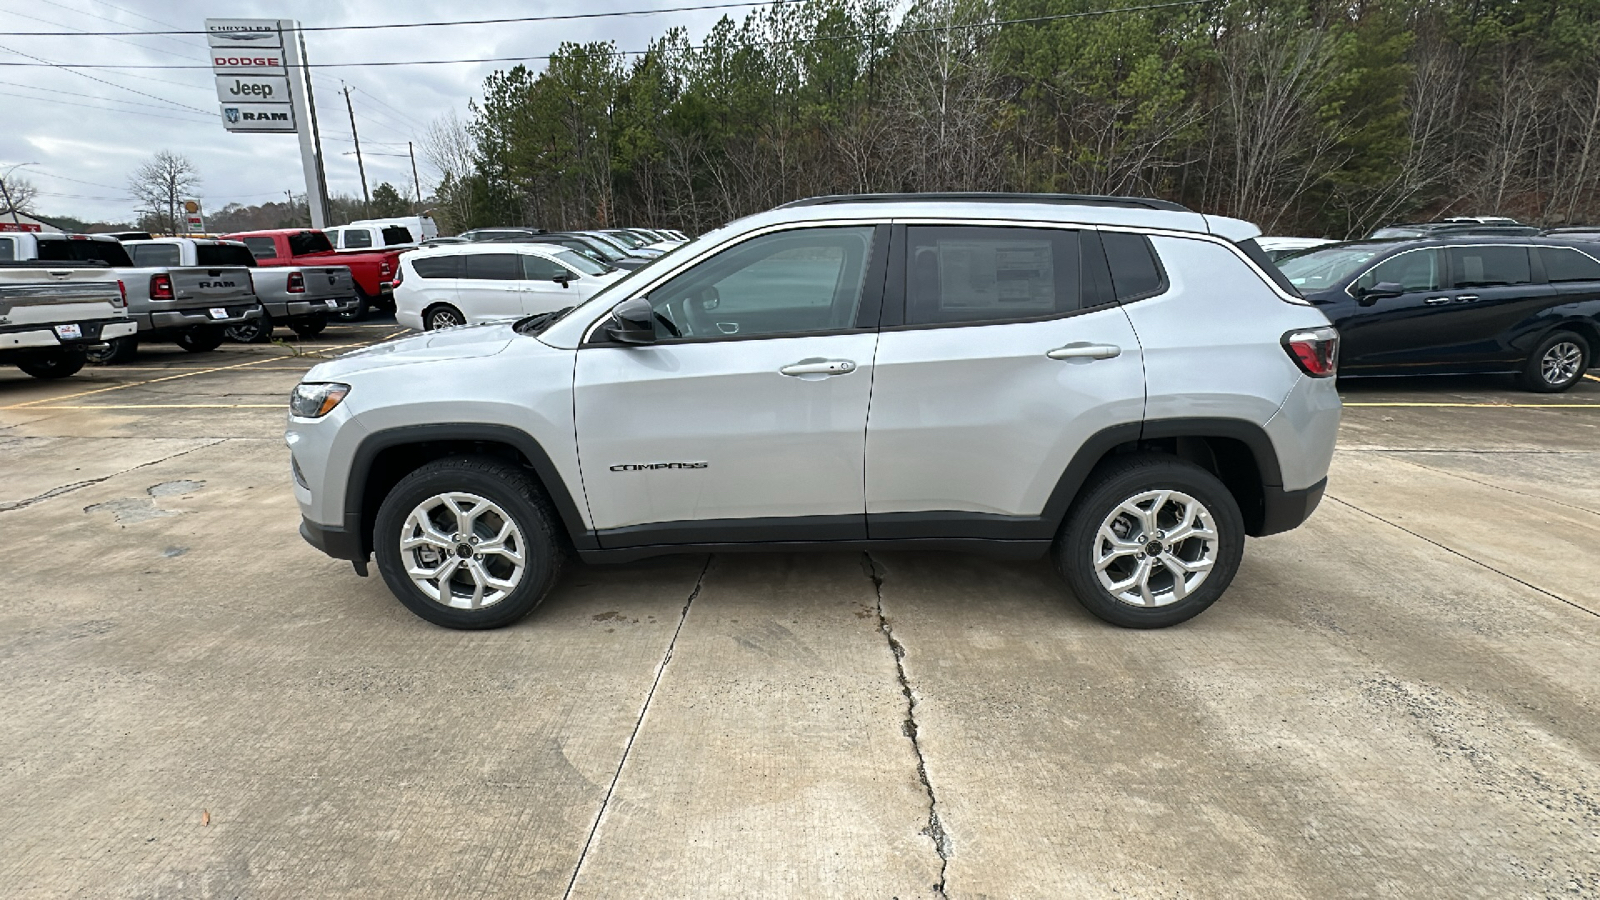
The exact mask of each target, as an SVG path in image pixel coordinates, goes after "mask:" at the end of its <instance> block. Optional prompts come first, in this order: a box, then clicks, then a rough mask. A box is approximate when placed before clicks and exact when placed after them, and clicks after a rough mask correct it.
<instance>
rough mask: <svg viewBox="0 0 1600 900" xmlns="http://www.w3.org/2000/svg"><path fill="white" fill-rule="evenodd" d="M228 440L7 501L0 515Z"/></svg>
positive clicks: (181, 451)
mask: <svg viewBox="0 0 1600 900" xmlns="http://www.w3.org/2000/svg"><path fill="white" fill-rule="evenodd" d="M228 440H231V438H217V439H216V440H214V441H211V442H210V443H206V444H201V445H200V446H198V447H190V448H189V449H187V450H179V451H178V452H177V453H173V454H170V455H168V456H163V457H161V458H160V459H152V460H150V461H149V462H142V463H140V464H138V465H137V466H129V467H128V468H126V469H123V470H122V471H120V472H112V473H111V474H110V475H102V476H101V477H99V478H90V479H88V480H87V481H74V482H73V483H71V484H63V485H61V486H60V487H53V488H51V489H50V490H48V491H45V492H44V493H42V494H39V495H37V496H34V497H29V498H27V499H25V500H8V501H5V502H0V513H3V512H11V511H13V510H18V509H24V508H26V507H29V506H33V505H34V504H36V503H43V502H44V501H46V500H49V499H50V498H51V497H59V496H61V495H62V494H70V493H72V492H73V491H76V490H81V489H83V488H86V487H90V486H91V485H96V484H100V483H101V482H105V481H110V480H111V479H113V478H116V477H117V476H118V475H126V474H128V473H129V472H134V471H137V470H139V469H143V468H145V467H147V466H154V465H157V464H159V463H164V462H166V461H167V460H169V459H177V458H178V457H180V456H184V455H186V454H189V453H193V452H195V451H196V450H204V449H206V448H207V447H215V446H216V445H218V444H220V443H223V442H224V441H228Z"/></svg>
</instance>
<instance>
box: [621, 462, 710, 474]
mask: <svg viewBox="0 0 1600 900" xmlns="http://www.w3.org/2000/svg"><path fill="white" fill-rule="evenodd" d="M710 467H711V464H710V463H703V462H673V463H622V464H620V465H615V466H612V467H611V471H613V472H648V471H650V470H652V469H707V468H710Z"/></svg>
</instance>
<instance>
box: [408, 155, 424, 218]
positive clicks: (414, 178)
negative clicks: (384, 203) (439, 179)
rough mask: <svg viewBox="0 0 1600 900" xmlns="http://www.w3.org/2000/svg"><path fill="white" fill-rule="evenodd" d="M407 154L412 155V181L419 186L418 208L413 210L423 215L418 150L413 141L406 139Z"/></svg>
mask: <svg viewBox="0 0 1600 900" xmlns="http://www.w3.org/2000/svg"><path fill="white" fill-rule="evenodd" d="M406 155H407V156H410V157H411V183H412V184H413V185H415V186H416V188H417V208H416V209H414V210H412V212H414V213H416V214H417V215H419V216H420V215H422V179H420V178H418V177H417V152H416V151H415V150H412V149H411V142H410V141H406Z"/></svg>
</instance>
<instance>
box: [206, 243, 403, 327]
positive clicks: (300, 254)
mask: <svg viewBox="0 0 1600 900" xmlns="http://www.w3.org/2000/svg"><path fill="white" fill-rule="evenodd" d="M222 238H223V240H228V241H242V242H244V245H245V246H246V247H249V248H250V252H251V254H253V255H254V256H255V258H256V262H257V263H258V264H260V265H262V266H266V267H269V268H270V267H274V266H335V265H336V266H346V267H348V268H349V269H350V277H351V278H352V279H354V280H355V283H356V289H357V290H358V291H359V292H360V296H359V299H360V301H361V302H360V303H359V304H358V306H357V309H356V311H355V312H354V313H353V314H348V315H347V316H345V318H352V319H354V318H360V317H361V316H362V315H365V313H366V310H367V308H368V307H369V306H376V307H378V308H380V309H394V288H395V283H396V279H397V278H399V277H400V252H401V251H398V250H373V251H371V252H343V253H336V252H335V251H334V249H333V243H332V242H330V241H329V240H328V236H327V235H326V234H324V233H322V232H321V231H316V230H314V229H307V228H281V229H277V230H273V231H247V232H239V233H237V234H225V235H223V236H222Z"/></svg>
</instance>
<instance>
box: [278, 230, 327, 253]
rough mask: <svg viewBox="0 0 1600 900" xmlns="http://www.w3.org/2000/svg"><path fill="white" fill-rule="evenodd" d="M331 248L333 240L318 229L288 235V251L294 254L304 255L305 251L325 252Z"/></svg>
mask: <svg viewBox="0 0 1600 900" xmlns="http://www.w3.org/2000/svg"><path fill="white" fill-rule="evenodd" d="M332 249H333V242H332V241H330V240H328V236H327V235H326V234H323V233H322V232H320V231H301V232H297V233H295V234H291V235H289V253H290V254H292V255H294V256H304V255H306V254H307V253H327V252H328V251H330V250H332Z"/></svg>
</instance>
